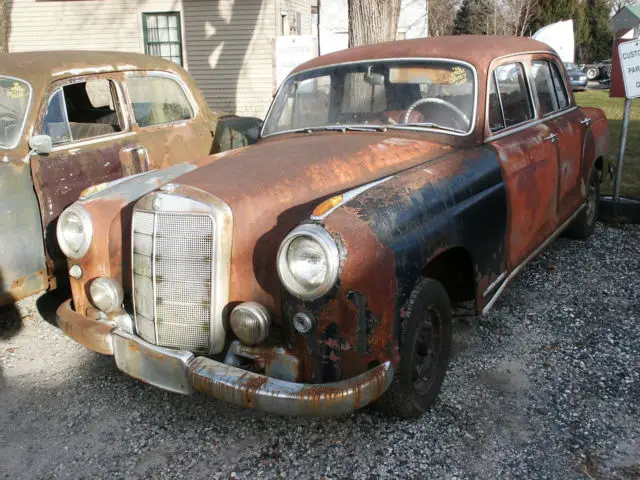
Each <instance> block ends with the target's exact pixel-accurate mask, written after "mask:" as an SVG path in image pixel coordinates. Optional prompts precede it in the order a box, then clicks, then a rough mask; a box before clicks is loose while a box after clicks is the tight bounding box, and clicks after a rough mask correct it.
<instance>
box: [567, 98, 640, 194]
mask: <svg viewBox="0 0 640 480" xmlns="http://www.w3.org/2000/svg"><path fill="white" fill-rule="evenodd" d="M575 97H576V102H577V103H578V105H580V106H583V107H597V108H600V109H602V110H603V111H604V113H605V115H606V116H607V119H608V120H609V134H610V135H611V144H610V149H609V156H608V158H607V159H605V177H604V183H603V184H602V193H603V194H608V193H612V192H613V178H610V176H609V174H608V173H607V165H608V163H609V161H611V162H612V165H613V167H614V168H615V166H616V163H617V159H618V148H619V144H620V129H621V128H622V116H623V115H624V98H610V97H609V91H608V90H587V91H585V92H578V93H576V94H575ZM620 192H621V195H624V196H634V197H640V99H636V100H633V102H632V103H631V119H630V122H629V133H628V135H627V148H626V150H625V155H624V166H623V169H622V187H621V189H620Z"/></svg>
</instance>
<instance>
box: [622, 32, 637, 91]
mask: <svg viewBox="0 0 640 480" xmlns="http://www.w3.org/2000/svg"><path fill="white" fill-rule="evenodd" d="M618 55H619V56H620V68H621V69H622V80H623V81H624V91H625V94H626V96H627V98H637V97H640V39H636V40H631V41H630V42H624V43H621V44H619V45H618Z"/></svg>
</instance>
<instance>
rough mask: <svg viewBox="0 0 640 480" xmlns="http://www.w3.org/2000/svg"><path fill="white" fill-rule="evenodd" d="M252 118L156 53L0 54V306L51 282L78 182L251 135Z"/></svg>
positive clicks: (160, 163)
mask: <svg viewBox="0 0 640 480" xmlns="http://www.w3.org/2000/svg"><path fill="white" fill-rule="evenodd" d="M260 123H261V122H260V120H258V119H251V118H245V119H243V118H237V117H233V116H227V117H225V118H221V117H220V115H218V114H216V113H214V112H212V111H211V110H210V109H209V108H208V106H207V104H206V102H205V100H204V97H203V96H202V94H201V93H200V91H199V90H198V88H197V87H196V86H195V84H194V82H193V80H192V78H191V76H190V75H189V74H188V73H187V72H186V71H185V70H184V69H182V68H181V67H180V66H178V65H176V64H174V63H173V62H169V61H166V60H163V59H161V58H158V57H151V56H145V55H138V54H130V53H109V52H80V51H74V52H27V53H13V54H6V55H0V149H1V150H2V151H1V152H0V155H1V157H0V158H1V160H2V161H1V162H0V210H1V211H2V212H3V215H2V216H0V287H1V290H0V292H1V295H0V305H2V304H3V303H8V302H12V301H13V300H15V299H19V298H22V297H25V296H27V295H30V294H32V293H35V292H38V291H41V290H44V289H46V288H48V287H49V286H50V285H54V284H55V273H56V264H60V263H61V264H62V265H63V266H64V265H65V257H64V255H62V253H61V252H60V251H59V249H58V246H57V244H56V241H55V226H56V221H57V219H58V216H59V215H60V213H61V212H62V210H63V209H64V208H65V207H67V206H68V205H70V204H71V203H73V202H74V201H76V200H77V199H78V196H79V195H80V193H81V192H82V191H83V190H84V189H85V188H87V187H89V186H90V185H94V184H100V183H103V182H108V181H112V180H115V179H118V178H121V177H124V176H128V175H132V174H136V173H141V172H147V171H149V170H154V169H159V168H165V167H168V166H170V165H174V164H178V163H182V162H184V161H187V160H188V161H192V162H197V161H198V160H199V159H201V158H203V157H206V156H208V155H209V154H211V153H216V152H218V151H220V150H225V149H228V148H231V146H232V144H233V146H236V145H237V146H240V145H245V144H248V143H252V142H253V141H255V138H257V133H258V130H259V125H260ZM252 128H253V129H254V130H255V131H256V133H255V134H254V137H255V138H252V137H251V129H252ZM238 129H240V130H238ZM221 138H224V139H226V140H225V144H220V142H219V140H220V139H221ZM66 276H67V275H66V269H64V270H63V277H65V278H66Z"/></svg>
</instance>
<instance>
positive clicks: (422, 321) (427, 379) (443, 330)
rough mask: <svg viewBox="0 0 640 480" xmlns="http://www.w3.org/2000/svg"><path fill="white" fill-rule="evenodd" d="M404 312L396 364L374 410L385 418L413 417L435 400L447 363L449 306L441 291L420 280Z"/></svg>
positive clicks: (429, 281)
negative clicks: (377, 410)
mask: <svg viewBox="0 0 640 480" xmlns="http://www.w3.org/2000/svg"><path fill="white" fill-rule="evenodd" d="M407 313H408V315H407V317H406V318H405V321H404V325H403V332H402V338H401V344H400V365H399V368H398V369H397V370H396V374H395V377H394V380H393V383H392V384H391V386H390V387H389V390H387V392H386V393H385V394H384V395H383V396H382V398H381V399H380V400H379V401H378V407H379V408H380V409H381V410H382V411H384V412H385V413H387V414H389V415H393V416H398V417H403V418H415V417H419V416H420V415H422V414H423V413H424V412H425V411H426V410H427V409H428V408H429V407H430V406H431V405H432V404H433V402H434V401H435V399H436V397H437V396H438V393H439V392H440V387H441V386H442V382H443V380H444V376H445V372H446V370H447V365H448V363H449V354H450V352H451V330H452V326H451V305H450V304H449V296H448V295H447V292H446V290H445V288H444V287H443V286H442V284H441V283H440V282H438V281H437V280H433V279H430V278H422V279H420V280H419V281H418V283H417V285H416V287H415V288H414V290H413V293H412V294H411V298H410V299H409V306H408V312H407Z"/></svg>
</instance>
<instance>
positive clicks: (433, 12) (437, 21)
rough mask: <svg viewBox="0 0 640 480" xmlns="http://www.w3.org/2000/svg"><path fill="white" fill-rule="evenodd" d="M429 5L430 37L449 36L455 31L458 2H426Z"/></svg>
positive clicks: (430, 0)
mask: <svg viewBox="0 0 640 480" xmlns="http://www.w3.org/2000/svg"><path fill="white" fill-rule="evenodd" d="M425 1H426V2H427V4H428V5H429V35H430V36H432V37H437V36H439V35H449V34H451V32H452V30H453V20H454V18H455V17H456V10H457V8H458V4H459V3H460V2H459V1H458V0H425Z"/></svg>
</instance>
